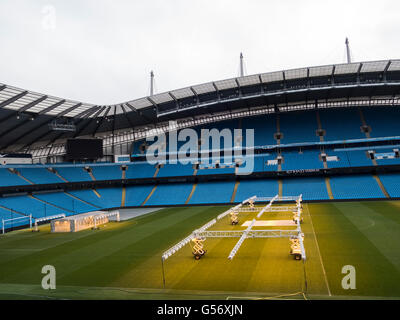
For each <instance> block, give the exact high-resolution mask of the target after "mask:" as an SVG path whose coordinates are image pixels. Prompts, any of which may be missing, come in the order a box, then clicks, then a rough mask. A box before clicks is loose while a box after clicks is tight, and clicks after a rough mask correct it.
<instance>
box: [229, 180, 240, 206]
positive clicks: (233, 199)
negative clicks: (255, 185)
mask: <svg viewBox="0 0 400 320" xmlns="http://www.w3.org/2000/svg"><path fill="white" fill-rule="evenodd" d="M239 184H240V181H236V183H235V187H234V188H233V192H232V197H231V201H230V203H234V202H235V198H236V192H237V189H238V188H239Z"/></svg>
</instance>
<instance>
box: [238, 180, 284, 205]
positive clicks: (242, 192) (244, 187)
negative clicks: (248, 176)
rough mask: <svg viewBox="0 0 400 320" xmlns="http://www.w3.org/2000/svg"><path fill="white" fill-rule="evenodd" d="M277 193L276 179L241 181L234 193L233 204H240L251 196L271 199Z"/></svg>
mask: <svg viewBox="0 0 400 320" xmlns="http://www.w3.org/2000/svg"><path fill="white" fill-rule="evenodd" d="M278 192H279V185H278V181H277V180H276V179H263V180H261V179H260V180H243V181H241V182H240V184H239V186H238V189H237V191H236V196H235V202H241V201H243V200H246V199H248V198H250V197H252V196H258V197H273V196H275V195H277V194H278Z"/></svg>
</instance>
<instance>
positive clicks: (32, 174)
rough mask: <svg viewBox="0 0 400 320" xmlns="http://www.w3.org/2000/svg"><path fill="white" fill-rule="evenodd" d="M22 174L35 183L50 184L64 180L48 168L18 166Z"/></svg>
mask: <svg viewBox="0 0 400 320" xmlns="http://www.w3.org/2000/svg"><path fill="white" fill-rule="evenodd" d="M18 171H19V172H20V173H21V175H22V176H23V177H25V178H27V179H28V180H29V181H32V182H33V183H35V184H50V183H62V182H64V181H63V180H61V179H60V178H59V177H57V176H56V175H55V174H54V173H51V172H50V171H48V170H47V169H46V168H18Z"/></svg>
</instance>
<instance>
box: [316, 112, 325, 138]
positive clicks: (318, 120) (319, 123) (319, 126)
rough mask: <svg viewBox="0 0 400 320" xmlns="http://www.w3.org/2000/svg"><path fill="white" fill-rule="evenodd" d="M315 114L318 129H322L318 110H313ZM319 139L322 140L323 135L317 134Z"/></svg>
mask: <svg viewBox="0 0 400 320" xmlns="http://www.w3.org/2000/svg"><path fill="white" fill-rule="evenodd" d="M315 116H316V118H317V125H318V130H319V131H322V130H323V129H322V124H321V117H320V116H319V111H318V110H317V111H316V112H315ZM319 141H320V142H324V135H321V136H319Z"/></svg>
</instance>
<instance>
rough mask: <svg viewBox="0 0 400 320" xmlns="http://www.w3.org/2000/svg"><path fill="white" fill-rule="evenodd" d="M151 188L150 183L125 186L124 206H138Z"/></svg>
mask: <svg viewBox="0 0 400 320" xmlns="http://www.w3.org/2000/svg"><path fill="white" fill-rule="evenodd" d="M152 189H153V186H152V185H144V186H129V187H126V196H125V206H126V207H129V206H131V207H134V206H140V205H142V203H143V202H144V200H146V198H147V196H148V195H149V194H150V192H151V190H152Z"/></svg>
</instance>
